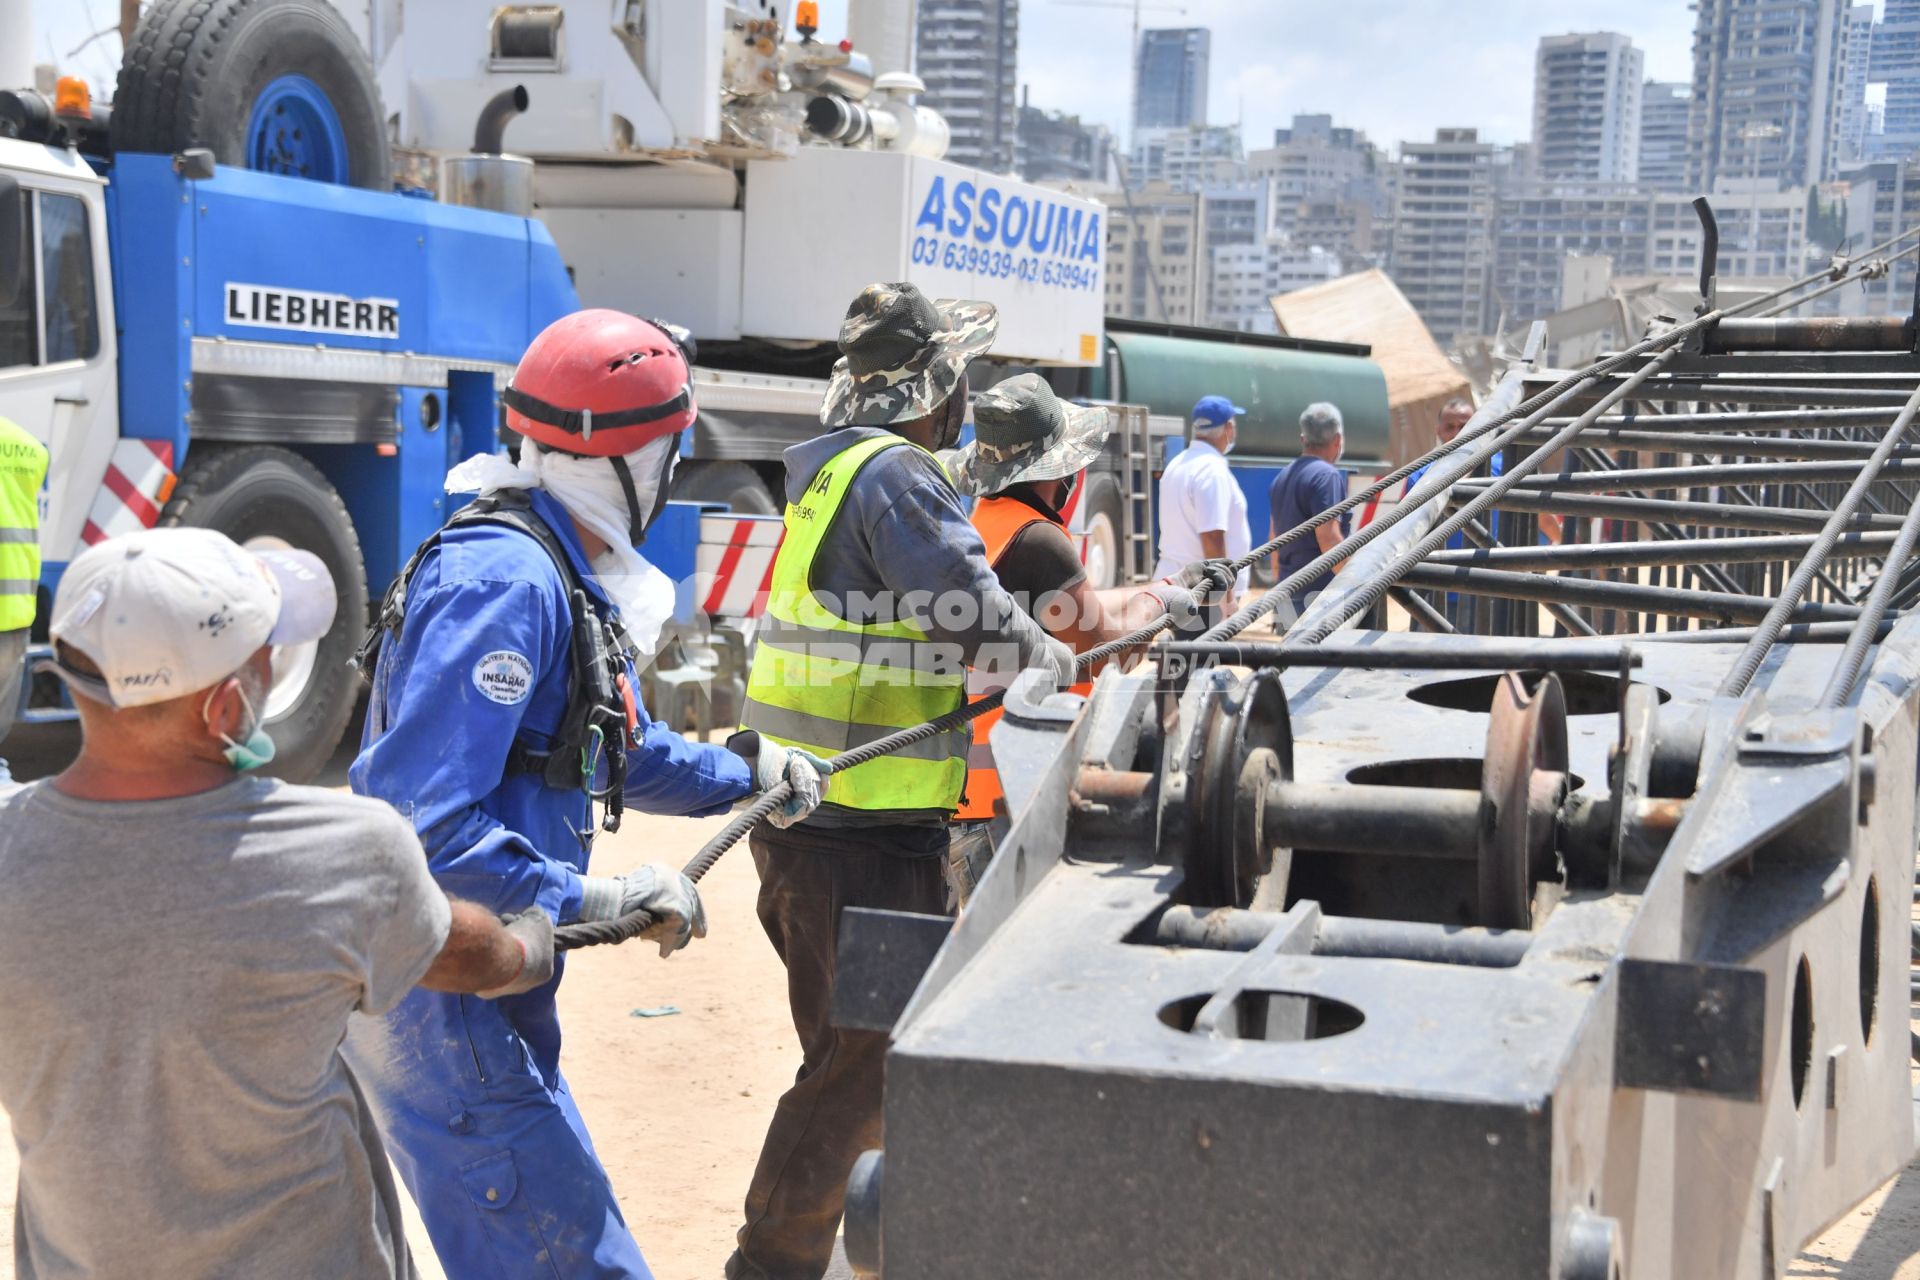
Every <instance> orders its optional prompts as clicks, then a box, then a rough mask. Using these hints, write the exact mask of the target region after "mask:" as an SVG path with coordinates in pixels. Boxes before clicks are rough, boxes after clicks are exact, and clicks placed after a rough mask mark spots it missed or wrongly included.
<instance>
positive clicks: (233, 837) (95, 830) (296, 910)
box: [0, 778, 451, 1280]
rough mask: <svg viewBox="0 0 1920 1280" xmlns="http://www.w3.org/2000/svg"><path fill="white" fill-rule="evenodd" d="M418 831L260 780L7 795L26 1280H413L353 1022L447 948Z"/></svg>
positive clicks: (0, 879) (7, 1077)
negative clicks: (353, 1052) (189, 792)
mask: <svg viewBox="0 0 1920 1280" xmlns="http://www.w3.org/2000/svg"><path fill="white" fill-rule="evenodd" d="M450 922H451V912H450V908H449V907H448V904H447V899H446V895H445V894H443V893H442V892H441V891H440V889H439V888H438V887H436V886H435V884H434V882H433V880H432V879H431V878H430V877H429V876H428V874H427V863H426V857H425V855H424V854H422V853H421V851H420V845H419V842H418V841H417V840H416V839H415V837H414V834H413V830H412V828H410V827H409V826H408V825H407V823H406V822H405V821H404V820H403V819H402V818H401V817H400V816H399V815H398V814H396V813H394V811H393V810H392V809H389V808H388V807H387V806H386V805H384V804H381V803H379V802H377V801H373V800H367V799H364V798H362V797H359V796H353V795H345V794H340V793H335V792H331V791H322V790H320V789H318V788H314V787H294V786H288V785H286V784H284V783H280V782H275V781H271V780H267V779H258V778H247V779H240V780H237V781H235V782H232V783H230V784H228V785H226V786H222V787H219V788H217V789H216V790H213V791H208V792H204V793H202V794H200V795H196V796H187V797H183V798H181V799H175V800H155V801H137V802H128V803H104V802H98V801H85V800H77V799H74V798H73V797H71V796H67V795H63V794H62V793H60V792H59V791H57V790H55V789H54V787H53V786H52V784H51V783H48V782H40V783H34V784H31V785H29V786H26V787H22V788H19V789H17V790H11V791H8V790H6V789H4V788H0V1106H4V1107H5V1108H6V1111H7V1113H8V1115H9V1116H11V1118H12V1120H13V1135H14V1141H15V1142H16V1143H17V1144H18V1146H19V1149H20V1188H19V1197H18V1200H17V1203H16V1206H15V1211H14V1262H15V1266H16V1268H17V1269H18V1273H19V1278H20V1280H66V1278H67V1277H93V1278H95V1280H110V1278H114V1277H136V1276H137V1277H148V1276H165V1277H168V1280H198V1278H200V1277H208V1278H211V1277H236V1278H238V1277H260V1276H273V1277H275V1278H276V1280H306V1278H311V1280H338V1278H339V1277H346V1276H352V1277H356V1278H358V1277H387V1276H392V1277H399V1278H401V1280H405V1278H408V1277H411V1276H413V1275H414V1274H415V1272H414V1270H413V1266H412V1262H411V1259H410V1258H409V1257H408V1255H407V1247H406V1240H405V1237H404V1235H403V1233H402V1227H401V1219H400V1208H399V1199H398V1194H397V1192H396V1190H395V1187H394V1183H393V1177H392V1172H391V1170H390V1168H389V1166H388V1164H387V1158H386V1155H385V1153H384V1151H383V1150H382V1148H381V1145H380V1137H379V1134H378V1132H377V1131H376V1130H375V1129H374V1125H373V1119H372V1116H371V1114H370V1112H369V1110H368V1108H367V1105H366V1103H365V1101H364V1100H363V1099H362V1098H361V1096H360V1092H359V1090H358V1088H357V1087H356V1085H355V1084H354V1081H353V1078H352V1077H351V1076H350V1075H349V1074H348V1072H347V1068H346V1065H345V1063H344V1062H343V1061H342V1060H341V1057H340V1053H339V1048H340V1041H341V1038H342V1037H343V1036H344V1035H345V1034H346V1029H347V1017H348V1015H349V1014H350V1013H352V1012H354V1011H355V1010H360V1011H364V1012H367V1013H379V1012H383V1011H385V1010H387V1009H389V1008H391V1007H392V1006H393V1005H394V1004H395V1003H397V1002H398V1001H399V999H400V998H401V997H402V996H403V995H405V994H406V993H407V991H408V989H409V988H411V987H412V986H413V985H414V983H415V982H417V981H418V980H419V979H420V976H421V975H422V974H424V973H425V972H426V970H427V966H428V965H429V964H431V963H432V962H433V959H434V957H435V956H436V955H438V954H439V952H440V948H441V946H442V945H443V944H444V943H445V941H446V937H447V930H448V927H449V925H450Z"/></svg>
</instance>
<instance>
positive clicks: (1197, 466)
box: [1153, 440, 1253, 595]
mask: <svg viewBox="0 0 1920 1280" xmlns="http://www.w3.org/2000/svg"><path fill="white" fill-rule="evenodd" d="M1215 529H1219V530H1223V531H1224V532H1225V533H1226V535H1227V555H1228V557H1229V558H1231V559H1236V560H1237V559H1239V558H1240V557H1241V556H1244V555H1245V554H1247V551H1248V550H1249V549H1250V548H1251V547H1252V546H1253V531H1252V530H1250V529H1249V528H1248V527H1247V495H1246V494H1245V493H1242V492H1241V490H1240V485H1239V483H1238V482H1237V481H1235V480H1234V478H1233V472H1232V470H1231V469H1229V468H1228V466H1227V455H1226V454H1224V453H1221V452H1220V451H1219V450H1218V449H1216V448H1214V447H1213V446H1212V445H1210V444H1208V443H1206V442H1205V441H1204V440H1196V441H1194V442H1193V443H1192V444H1190V445H1188V446H1187V447H1186V448H1185V449H1182V450H1181V451H1180V452H1179V453H1178V454H1176V455H1174V459H1173V461H1172V462H1169V463H1168V464H1167V469H1166V471H1165V472H1164V473H1163V474H1162V475H1161V477H1160V563H1159V564H1158V565H1156V566H1155V567H1154V571H1153V573H1154V576H1155V577H1156V578H1165V577H1169V576H1171V575H1172V574H1175V573H1178V572H1180V570H1181V569H1182V568H1184V567H1185V566H1187V565H1189V564H1192V563H1193V562H1194V561H1195V560H1204V559H1206V555H1207V553H1206V552H1205V551H1203V550H1202V549H1201V547H1200V535H1201V534H1202V533H1206V532H1210V531H1212V530H1215ZM1233 589H1234V594H1236V595H1245V594H1246V591H1247V571H1246V570H1245V569H1242V570H1241V571H1240V576H1239V577H1238V578H1236V579H1234V584H1233Z"/></svg>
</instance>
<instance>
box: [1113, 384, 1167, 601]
mask: <svg viewBox="0 0 1920 1280" xmlns="http://www.w3.org/2000/svg"><path fill="white" fill-rule="evenodd" d="M1113 411H1114V413H1116V414H1117V415H1118V416H1119V419H1120V422H1119V428H1118V434H1119V436H1120V484H1121V488H1122V489H1123V490H1124V494H1123V497H1124V500H1125V502H1126V520H1125V522H1124V527H1123V528H1122V529H1121V547H1120V574H1121V581H1123V582H1130V583H1131V582H1146V581H1148V580H1149V579H1151V578H1152V577H1153V567H1154V564H1155V563H1156V562H1157V560H1158V558H1159V557H1158V554H1157V551H1156V548H1155V547H1154V537H1153V530H1154V524H1153V489H1154V481H1153V435H1152V431H1151V430H1150V428H1149V425H1148V421H1147V407H1146V406H1145V405H1140V404H1118V405H1114V406H1113Z"/></svg>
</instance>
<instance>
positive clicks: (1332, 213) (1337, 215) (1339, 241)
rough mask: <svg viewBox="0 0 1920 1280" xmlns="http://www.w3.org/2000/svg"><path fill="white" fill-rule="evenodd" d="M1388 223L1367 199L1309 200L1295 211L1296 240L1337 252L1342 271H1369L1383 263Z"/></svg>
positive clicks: (1294, 240) (1294, 235)
mask: <svg viewBox="0 0 1920 1280" xmlns="http://www.w3.org/2000/svg"><path fill="white" fill-rule="evenodd" d="M1386 225H1387V224H1386V222H1385V220H1384V219H1379V218H1376V217H1375V216H1374V212H1373V206H1372V205H1370V204H1367V203H1366V202H1365V201H1361V200H1305V201H1302V202H1301V203H1300V204H1299V205H1298V206H1297V207H1296V208H1295V209H1294V211H1293V230H1292V235H1293V242H1294V243H1295V244H1296V245H1309V246H1318V247H1319V248H1322V249H1325V250H1326V251H1327V252H1329V253H1331V254H1334V255H1335V256H1336V257H1338V259H1339V261H1340V269H1341V270H1342V271H1347V272H1352V271H1365V270H1366V269H1367V268H1368V267H1377V266H1379V265H1380V259H1381V257H1382V255H1381V253H1380V251H1379V250H1380V247H1381V246H1382V245H1384V244H1385V242H1386V236H1385V228H1386Z"/></svg>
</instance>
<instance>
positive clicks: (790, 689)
mask: <svg viewBox="0 0 1920 1280" xmlns="http://www.w3.org/2000/svg"><path fill="white" fill-rule="evenodd" d="M998 327H999V320H998V317H997V316H996V314H995V312H994V309H993V308H992V307H991V306H989V305H987V304H985V303H979V302H948V301H942V302H933V301H930V300H928V299H927V298H926V297H924V296H923V295H922V294H921V292H920V291H919V290H918V289H917V288H915V287H914V286H912V285H910V284H876V285H869V286H868V287H867V288H866V289H864V290H862V291H861V293H860V296H859V297H858V298H856V299H855V300H854V302H853V306H852V307H851V308H850V309H849V310H848V312H847V319H846V322H845V324H844V325H842V327H841V330H840V350H841V352H842V353H843V356H844V358H843V359H842V360H841V361H840V362H839V363H838V364H837V365H836V366H835V367H834V373H833V380H832V381H831V383H829V385H828V388H827V394H826V400H825V403H824V404H823V405H822V407H821V411H820V420H821V421H822V422H823V423H825V424H826V426H827V428H828V431H827V433H826V434H824V435H822V436H819V437H817V438H815V439H813V440H809V441H807V442H806V443H805V444H800V445H795V446H794V447H793V448H791V449H789V450H787V452H786V455H785V462H786V468H787V510H786V532H785V536H784V539H783V541H782V542H781V544H780V552H779V555H778V557H777V558H776V559H775V561H774V567H773V580H772V584H771V590H770V593H769V597H768V601H767V608H766V614H765V617H764V618H763V619H762V621H761V626H760V630H759V632H758V634H757V636H756V644H755V651H754V659H753V671H752V674H751V676H750V678H749V680H748V684H747V702H746V712H745V716H744V720H745V724H746V727H747V728H748V729H751V730H755V731H757V732H758V733H759V734H760V735H761V737H763V738H766V739H769V740H771V741H773V742H775V743H778V744H780V745H782V746H785V747H788V748H791V749H795V750H800V751H806V752H810V753H812V754H813V755H816V756H831V755H834V754H836V753H839V752H842V751H846V750H848V749H849V748H852V747H856V746H859V745H861V744H862V743H866V742H871V741H874V740H876V739H878V738H882V737H885V736H886V735H888V734H890V733H892V732H894V731H895V730H898V729H902V728H907V727H909V726H912V725H916V724H919V723H921V722H923V721H926V720H931V719H933V718H934V717H936V716H939V715H943V714H945V713H947V712H949V711H953V710H955V709H956V708H958V707H959V706H960V705H961V702H962V701H963V699H964V698H965V687H966V669H967V667H968V666H969V665H979V664H981V663H982V662H984V661H995V662H996V664H997V665H1001V666H1010V667H1014V668H1020V667H1040V668H1043V669H1045V670H1046V671H1047V672H1048V673H1049V679H1050V680H1051V681H1052V683H1053V684H1054V686H1055V687H1056V688H1064V687H1066V686H1067V685H1068V684H1070V683H1071V682H1072V680H1073V670H1074V666H1073V651H1072V650H1071V649H1070V648H1068V647H1067V646H1066V645H1065V644H1063V643H1062V642H1061V641H1059V640H1056V639H1054V638H1053V637H1052V636H1050V635H1048V634H1047V632H1046V631H1045V630H1044V629H1042V628H1041V627H1040V626H1039V625H1037V624H1036V623H1035V622H1034V621H1033V620H1032V619H1031V618H1029V617H1028V616H1027V615H1026V614H1025V613H1024V612H1022V611H1021V610H1020V609H1019V608H1018V606H1017V605H1016V604H1015V602H1014V600H1013V599H1012V597H1011V596H1009V595H1008V593H1007V592H1006V590H1005V589H1004V588H1003V587H1002V586H1001V585H1000V583H999V581H998V579H996V578H995V577H994V573H993V570H992V568H990V567H989V565H988V563H987V559H986V553H985V549H984V548H983V547H982V545H981V542H980V537H979V535H978V534H977V533H975V532H974V530H973V527H972V526H971V525H970V524H968V523H967V514H966V510H965V507H964V506H963V505H962V503H961V500H960V495H959V494H958V493H957V492H955V490H954V487H953V484H952V482H951V481H950V480H949V479H948V478H947V474H946V472H945V471H944V470H943V469H942V468H941V466H940V463H939V460H938V459H937V458H936V457H935V456H934V453H935V451H936V450H939V449H946V448H951V447H952V446H953V445H954V444H956V443H957V442H958V440H959V436H960V430H961V427H962V425H963V424H964V422H965V418H966V409H967V378H966V370H967V365H968V363H969V362H970V361H972V360H973V359H974V358H975V357H976V356H979V355H981V354H982V353H984V352H985V351H986V350H987V348H988V347H989V346H990V345H992V342H993V338H994V334H995V333H996V332H997V330H998ZM970 742H971V735H970V734H969V733H968V731H967V729H966V728H965V727H964V726H963V727H961V728H959V729H956V730H953V731H952V732H950V733H946V734H943V735H941V736H939V737H936V738H933V739H931V740H928V741H925V742H921V743H917V744H915V745H914V746H912V747H909V748H907V749H906V750H903V751H899V752H895V753H893V754H891V755H886V756H882V757H880V758H878V759H876V760H873V761H871V762H869V763H867V764H863V765H859V766H857V767H855V768H852V769H849V770H847V771H846V772H844V773H836V774H834V775H833V785H832V788H831V789H830V791H829V792H828V796H827V799H826V801H825V802H824V803H823V804H822V805H821V806H820V807H819V808H818V809H817V810H815V811H814V812H813V813H812V814H811V815H809V816H808V817H807V818H805V819H804V820H802V821H800V822H798V823H796V824H794V825H793V826H790V827H788V828H786V829H785V830H778V829H770V828H768V827H766V826H762V827H761V828H759V829H758V830H756V831H755V832H754V833H753V836H752V849H753V860H754V865H755V866H756V867H757V868H758V869H759V872H760V902H759V914H760V921H761V924H762V925H763V926H764V927H765V928H766V931H767V936H768V937H769V938H770V939H771V940H772V942H773V946H774V950H775V951H777V952H778V953H779V954H780V958H781V960H782V962H783V963H784V964H785V965H786V967H787V998H788V1002H789V1004H790V1005H791V1007H792V1012H793V1023H794V1029H795V1031H796V1032H798V1033H799V1037H800V1045H801V1049H802V1052H803V1054H804V1065H803V1066H802V1067H801V1070H800V1073H799V1078H798V1080H797V1082H796V1083H795V1084H794V1086H793V1087H792V1088H791V1089H789V1090H787V1092H786V1094H785V1095H784V1096H782V1097H781V1099H780V1102H779V1104H778V1106H777V1108H776V1110H775V1112H774V1117H773V1122H772V1124H771V1125H770V1126H769V1128H768V1131H767V1139H766V1143H765V1145H764V1147H763V1148H762V1150H761V1153H760V1161H759V1164H758V1166H757V1167H756V1168H755V1170H754V1175H753V1182H752V1184H751V1186H750V1187H749V1188H748V1191H747V1202H746V1223H745V1225H744V1226H742V1227H741V1228H740V1232H739V1236H738V1247H737V1249H736V1250H735V1252H734V1254H733V1256H732V1257H731V1258H729V1259H728V1261H727V1267H726V1274H727V1277H728V1280H815V1278H817V1277H819V1276H820V1275H822V1274H823V1273H824V1272H825V1270H826V1268H827V1266H828V1263H829V1261H830V1259H831V1256H832V1253H833V1242H834V1236H835V1233H836V1230H837V1228H838V1225H839V1221H840V1214H841V1209H842V1206H843V1203H844V1201H845V1198H846V1186H847V1175H848V1173H849V1172H850V1171H851V1170H852V1168H853V1162H854V1160H855V1159H856V1158H857V1157H858V1156H859V1155H860V1153H861V1152H862V1151H864V1150H866V1149H868V1148H870V1147H876V1146H878V1145H880V1142H879V1139H880V1083H881V1067H882V1064H883V1062H884V1059H885V1055H886V1049H887V1037H886V1036H885V1035H883V1034H880V1033H877V1032H867V1031H847V1030H840V1029H836V1028H835V1027H833V1026H832V1025H830V1022H829V1019H828V1004H829V1001H830V998H831V996H832V992H833V977H834V956H835V944H836V939H837V936H838V932H839V918H840V911H841V909H842V908H843V907H850V906H852V907H873V908H882V909H891V910H896V911H917V912H925V913H938V912H940V911H942V910H944V908H945V897H946V893H945V885H944V877H943V874H942V869H943V866H944V863H945V859H946V852H947V843H948V825H947V824H948V819H949V818H951V817H952V815H953V812H954V809H955V808H956V807H957V806H958V805H959V803H960V799H961V793H962V790H963V789H964V787H965V784H966V776H967V748H968V746H969V744H970Z"/></svg>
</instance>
